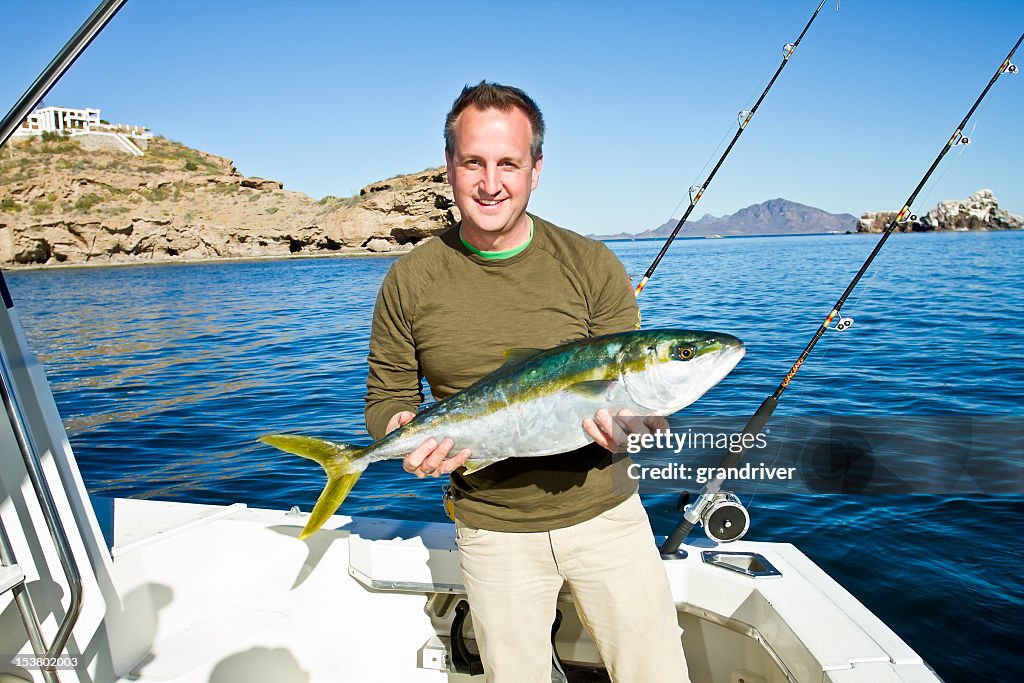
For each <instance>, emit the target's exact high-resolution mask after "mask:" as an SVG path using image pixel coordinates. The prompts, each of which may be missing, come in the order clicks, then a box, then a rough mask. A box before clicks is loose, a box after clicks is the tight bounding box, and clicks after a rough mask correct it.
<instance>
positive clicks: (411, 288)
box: [366, 82, 689, 683]
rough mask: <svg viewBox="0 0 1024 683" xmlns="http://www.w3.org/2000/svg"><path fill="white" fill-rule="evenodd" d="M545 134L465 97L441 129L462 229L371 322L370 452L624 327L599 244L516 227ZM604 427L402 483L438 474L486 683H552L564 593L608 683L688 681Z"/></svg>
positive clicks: (482, 90) (442, 461) (615, 274)
mask: <svg viewBox="0 0 1024 683" xmlns="http://www.w3.org/2000/svg"><path fill="white" fill-rule="evenodd" d="M543 141H544V121H543V118H542V116H541V112H540V109H539V108H538V107H537V105H536V104H535V103H534V101H533V100H532V99H530V98H529V97H528V96H527V95H526V93H524V92H523V91H522V90H519V89H518V88H513V87H509V86H503V85H497V84H493V83H486V82H481V83H480V84H478V85H476V86H472V87H466V88H465V89H464V90H463V92H462V94H461V95H460V96H459V98H458V99H457V100H456V101H455V104H454V105H453V106H452V110H451V111H450V112H449V114H448V117H447V120H446V122H445V159H446V161H447V167H448V181H449V183H450V184H451V186H452V192H453V195H454V198H455V203H456V205H457V206H458V207H459V211H460V212H461V214H462V220H461V221H460V223H459V224H457V225H455V226H454V227H452V228H451V229H450V230H448V231H446V232H445V233H443V234H442V235H440V236H439V237H438V238H436V239H433V240H429V241H428V242H426V243H425V244H423V245H421V246H419V247H417V248H416V249H414V250H413V251H412V252H411V253H409V254H407V255H406V256H404V257H402V258H401V259H399V260H398V261H396V262H395V264H394V265H393V266H392V268H391V270H390V271H389V272H388V274H387V276H386V277H385V279H384V282H383V284H382V285H381V290H380V293H379V294H378V297H377V303H376V307H375V309H374V317H373V329H372V333H371V338H370V355H369V375H368V377H367V393H366V425H367V429H368V430H369V431H370V434H371V435H373V437H374V438H380V437H381V436H383V435H384V434H386V433H387V432H389V431H391V430H393V429H396V428H398V427H399V426H401V425H403V424H405V423H406V422H408V421H409V420H411V419H412V418H413V416H414V414H415V412H414V411H416V410H417V409H418V408H419V406H420V404H421V403H422V402H423V400H424V396H423V390H422V386H421V378H425V379H426V380H427V382H428V384H429V385H430V389H431V392H432V393H433V395H434V397H435V398H436V399H438V400H441V399H444V398H447V397H448V396H451V395H452V394H454V393H456V392H458V391H461V390H462V389H465V388H466V387H468V386H469V385H471V384H473V383H474V382H475V381H476V380H478V379H480V378H481V377H483V376H484V375H486V374H487V373H489V372H491V371H493V370H495V369H497V368H498V367H500V366H501V365H502V364H503V363H504V362H505V352H506V351H507V350H509V349H514V348H537V349H546V348H550V347H552V346H556V345H558V344H561V343H564V342H567V341H571V340H574V339H581V338H586V337H594V336H599V335H602V334H611V333H615V332H623V331H626V330H630V329H633V328H635V327H636V326H637V321H638V310H637V305H636V299H635V297H634V295H633V290H632V288H631V286H630V283H629V278H628V276H627V275H626V272H625V270H624V269H623V267H622V264H621V263H619V261H618V259H617V258H616V257H615V255H614V254H612V252H611V251H610V250H609V249H608V248H607V247H605V246H604V245H603V244H601V243H599V242H595V241H593V240H589V239H586V238H584V237H581V236H580V235H579V234H577V233H575V232H571V231H569V230H564V229H562V228H559V227H557V226H555V225H553V224H551V223H549V222H547V221H545V220H543V219H541V218H540V217H538V216H534V215H531V214H529V213H527V211H526V209H527V205H528V203H529V201H530V194H531V192H533V190H535V189H536V188H537V184H538V182H539V181H540V174H541V167H542V166H543V161H544V157H543V152H542V148H543ZM622 427H623V424H622V423H621V422H617V421H615V420H613V418H612V416H611V415H610V414H609V413H608V412H607V411H601V412H599V413H598V415H596V416H594V418H593V419H587V420H585V421H584V423H583V424H582V425H581V428H582V429H584V430H586V432H587V433H588V434H589V435H590V436H591V438H593V440H594V442H595V443H593V444H590V445H589V446H587V447H584V448H581V449H579V450H577V451H573V452H571V453H562V454H558V455H551V456H546V457H534V458H509V459H507V460H504V461H501V462H498V463H496V464H493V465H490V466H489V467H487V468H485V469H482V470H480V471H478V472H475V473H474V474H472V475H467V474H466V473H465V469H464V468H463V467H462V466H463V465H464V464H465V462H466V460H467V459H468V458H470V457H472V453H470V452H469V451H468V450H465V449H462V450H460V449H458V445H457V444H454V443H453V442H452V440H451V439H447V438H446V439H443V440H442V441H441V442H440V443H438V442H437V441H434V440H432V439H431V440H428V441H427V442H425V443H423V444H422V445H421V446H420V447H418V448H416V449H415V450H414V451H413V452H411V453H409V455H407V456H406V458H405V460H404V462H403V467H404V468H405V470H406V471H408V472H410V473H412V474H415V475H416V476H419V477H424V476H440V475H442V474H451V491H452V497H453V500H454V516H455V523H456V540H457V543H458V545H459V549H460V553H459V555H460V561H461V563H462V570H463V576H464V578H465V584H466V591H467V593H468V595H469V601H470V606H471V610H472V612H471V614H472V620H473V629H474V632H475V634H476V637H477V642H478V645H479V647H480V654H481V658H482V659H483V662H484V669H485V674H486V677H487V680H488V681H491V682H492V683H541V682H543V683H549V682H550V680H551V643H550V633H551V625H552V623H553V621H554V618H555V605H556V600H557V597H558V593H559V591H560V590H561V589H562V587H563V584H567V585H568V588H569V590H570V591H571V593H572V595H573V599H574V602H575V604H576V608H577V610H578V611H579V613H580V616H581V620H582V622H583V624H584V625H585V626H586V628H587V630H588V632H589V633H590V635H591V636H592V637H593V639H594V641H595V642H596V643H597V646H598V649H599V651H600V653H601V657H602V659H603V660H604V662H605V664H606V666H607V667H608V671H609V673H610V674H611V676H612V678H613V680H615V681H626V682H640V681H642V682H643V683H661V682H665V683H669V682H671V683H678V682H682V681H688V680H689V679H688V676H687V671H686V662H685V660H684V659H683V652H682V645H681V641H680V631H679V627H678V623H677V621H676V610H675V604H674V602H673V599H672V595H671V592H670V590H669V586H668V580H667V578H666V575H665V570H664V567H663V566H662V564H661V560H660V557H659V556H658V553H657V549H656V548H655V545H654V539H653V535H652V533H651V527H650V523H649V521H648V519H647V515H646V512H645V511H644V509H643V506H642V504H641V503H640V499H639V496H638V495H637V493H636V482H635V481H633V480H632V479H630V478H629V476H628V474H627V468H628V467H629V465H630V464H631V463H630V460H629V458H628V457H626V456H625V455H618V454H617V453H616V452H617V451H621V450H622V448H623V445H624V438H625V437H624V434H623V431H622Z"/></svg>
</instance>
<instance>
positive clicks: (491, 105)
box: [444, 81, 544, 161]
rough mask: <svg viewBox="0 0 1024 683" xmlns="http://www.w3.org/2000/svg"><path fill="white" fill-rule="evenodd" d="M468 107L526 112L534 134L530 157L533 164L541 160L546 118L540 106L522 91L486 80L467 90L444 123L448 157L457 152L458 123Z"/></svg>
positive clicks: (460, 96) (469, 86)
mask: <svg viewBox="0 0 1024 683" xmlns="http://www.w3.org/2000/svg"><path fill="white" fill-rule="evenodd" d="M469 107H476V108H477V109H497V110H499V111H510V110H511V109H513V108H515V109H518V110H519V111H521V112H523V113H524V114H525V115H526V118H527V119H528V120H529V121H530V131H531V132H532V133H533V137H532V138H531V140H530V155H531V156H532V157H533V160H534V161H536V160H537V159H540V157H541V155H542V154H543V153H544V149H543V148H544V117H543V116H542V115H541V113H540V107H538V106H537V103H536V102H534V101H533V100H532V99H531V98H530V96H529V95H527V94H526V93H525V92H523V91H522V90H520V89H519V88H516V87H513V86H511V85H501V84H500V83H488V82H487V81H480V82H479V83H477V84H476V85H467V86H466V87H464V88H463V89H462V94H460V95H459V96H458V98H457V99H456V100H455V104H453V105H452V110H451V111H450V112H448V116H447V117H446V118H445V121H444V150H445V151H446V152H447V153H448V154H449V155H451V154H453V153H454V151H455V150H454V147H455V122H456V120H458V118H459V114H461V113H462V112H463V111H465V110H466V109H467V108H469Z"/></svg>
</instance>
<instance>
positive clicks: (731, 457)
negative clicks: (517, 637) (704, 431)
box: [661, 33, 1024, 556]
mask: <svg viewBox="0 0 1024 683" xmlns="http://www.w3.org/2000/svg"><path fill="white" fill-rule="evenodd" d="M1022 42H1024V33H1022V34H1021V36H1020V38H1018V39H1017V42H1016V43H1015V44H1014V46H1013V48H1012V49H1011V50H1010V52H1009V53H1008V54H1007V55H1006V59H1004V60H1003V62H1002V63H1001V64H1000V65H999V68H998V69H996V72H995V74H993V76H992V78H991V79H989V82H988V84H987V85H986V86H985V89H984V90H982V92H981V94H980V95H979V96H978V99H976V100H975V101H974V104H973V105H972V106H971V108H970V110H969V111H968V112H967V115H966V116H964V118H963V120H962V121H961V122H960V124H959V125H958V126H957V127H956V129H955V130H954V131H953V134H952V135H951V136H950V138H949V141H948V142H946V144H945V145H944V146H943V147H942V149H941V150H940V151H939V154H938V156H936V157H935V160H934V161H933V162H932V164H931V166H929V167H928V170H927V171H926V172H925V174H924V176H923V177H922V178H921V181H920V182H919V183H918V184H917V187H915V188H914V191H913V192H911V193H910V196H909V197H908V198H907V201H906V202H905V203H904V204H903V208H902V209H900V210H899V212H897V213H896V215H895V216H894V217H893V219H892V220H891V221H890V222H889V224H888V225H887V226H886V228H885V230H884V231H883V232H882V236H881V238H880V239H879V240H878V243H877V244H876V245H875V247H874V249H872V251H871V253H870V254H869V255H868V257H867V259H866V260H865V261H864V263H863V265H861V267H860V269H859V270H858V271H857V274H856V275H854V277H853V279H852V280H851V281H850V284H849V285H847V287H846V289H845V290H844V291H843V293H842V295H841V296H840V297H839V299H838V300H837V301H836V303H835V304H834V305H833V306H832V309H831V310H830V311H829V313H828V315H827V316H825V320H824V321H823V322H822V323H821V325H820V326H819V327H818V330H817V331H816V332H815V333H814V336H813V337H812V338H811V341H810V342H809V343H808V344H807V346H806V347H805V348H804V350H803V352H801V354H800V356H799V357H798V358H797V360H796V362H795V363H793V365H792V367H791V368H790V369H789V372H787V373H786V376H785V377H784V378H783V379H782V381H781V382H780V383H779V385H778V387H776V389H775V391H774V392H773V393H772V394H771V395H770V396H768V397H767V398H765V399H764V401H763V402H762V403H761V405H760V407H758V409H757V411H756V412H755V413H754V414H753V415H752V416H751V417H750V419H749V420H748V421H747V424H746V425H745V426H744V427H743V432H742V434H743V435H744V437H742V438H741V440H740V442H741V444H743V443H746V441H745V440H744V439H745V435H748V434H749V435H752V436H756V435H757V434H760V433H761V432H762V430H763V429H764V426H765V424H767V422H768V420H769V418H771V416H772V414H773V413H774V412H775V409H776V408H777V407H778V405H779V398H780V397H781V396H782V394H783V392H785V391H786V389H787V388H788V387H789V385H790V383H791V382H792V381H793V377H794V376H795V375H796V373H797V372H798V371H799V370H800V368H801V366H803V364H804V362H805V361H806V360H807V357H808V356H809V355H810V353H811V350H812V349H814V347H815V345H817V343H818V341H819V340H820V339H821V338H822V337H823V336H824V335H825V332H827V331H828V330H838V331H843V330H845V329H847V328H849V326H850V325H851V324H852V322H851V320H850V319H844V318H843V317H842V315H841V313H840V311H841V310H842V308H843V304H845V303H846V300H847V299H848V298H849V296H850V294H851V293H852V292H853V290H854V288H855V287H856V286H857V283H859V282H860V280H861V278H862V277H863V276H864V273H866V272H867V270H868V268H869V267H870V266H871V263H872V261H874V260H875V257H876V256H877V255H878V252H880V251H881V250H882V247H883V246H884V245H885V242H886V240H888V239H889V236H890V235H892V233H893V232H895V231H896V228H897V227H898V226H900V225H904V224H905V223H906V222H907V221H908V219H909V220H913V219H914V217H913V216H912V215H911V213H910V207H911V206H912V205H913V203H914V200H915V199H917V195H918V194H919V193H920V192H921V190H922V189H923V188H924V186H925V184H926V183H927V182H928V179H929V178H931V176H932V173H934V172H935V169H936V168H937V167H938V165H939V163H940V162H941V161H942V159H943V157H945V156H946V153H947V152H949V150H951V149H952V148H953V147H955V146H957V145H959V144H967V143H968V140H967V138H966V137H965V136H964V128H965V127H966V126H967V122H968V121H969V120H970V118H971V117H972V116H974V113H975V112H976V111H977V110H978V107H979V106H980V105H981V103H982V101H983V100H984V99H985V97H986V96H987V95H988V93H989V91H990V90H991V89H992V86H994V85H995V83H996V81H997V80H999V77H1000V76H1002V75H1003V74H1016V73H1017V71H1018V69H1017V67H1016V65H1014V64H1013V62H1012V61H1011V60H1012V59H1013V55H1014V54H1015V53H1016V52H1017V48H1019V47H1020V45H1021V43H1022ZM837 319H838V321H837ZM833 322H836V325H835V326H833V325H832V323H833ZM747 450H748V449H747V448H746V447H740V448H738V449H737V450H736V451H735V452H733V451H729V452H728V453H727V454H726V455H725V457H723V459H722V461H721V463H720V464H719V466H718V469H719V470H728V469H730V468H735V467H736V466H737V465H738V464H739V463H740V461H742V460H743V457H744V456H745V455H746V454H747ZM725 479H726V478H725V477H723V476H716V477H715V478H714V479H713V480H711V481H710V482H708V484H707V485H706V486H705V487H704V489H703V490H702V491H701V494H700V497H699V498H698V499H697V501H696V502H695V503H694V504H693V505H691V506H689V507H688V508H687V509H686V512H685V514H684V516H683V520H682V521H681V522H680V523H679V525H678V526H677V527H676V529H675V530H674V531H673V532H672V534H671V535H670V536H669V537H668V538H667V539H666V541H665V543H664V544H662V546H661V553H662V555H663V556H672V555H674V554H675V553H676V552H677V551H678V550H679V546H680V545H681V544H682V542H683V541H684V540H686V537H687V536H688V535H689V533H690V531H691V530H692V529H693V527H694V526H695V525H696V524H697V523H698V522H699V521H700V522H706V521H707V518H708V517H707V515H708V513H709V511H710V510H712V508H713V507H714V506H715V505H716V504H717V503H718V502H720V501H721V499H720V496H725V495H728V494H724V493H721V488H722V484H723V483H725ZM729 505H730V507H729V508H728V509H727V513H728V514H731V513H732V512H733V511H734V510H735V507H733V506H732V504H731V503H729ZM723 509H725V508H723ZM744 514H745V513H744ZM728 521H729V522H730V526H731V527H733V528H734V529H735V530H738V529H739V527H740V526H741V525H738V524H735V523H733V522H732V520H728ZM743 530H744V531H745V525H744V527H743ZM733 533H735V531H734V532H733ZM735 538H738V536H736V537H735ZM735 538H723V539H719V540H735Z"/></svg>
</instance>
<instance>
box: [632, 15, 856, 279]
mask: <svg viewBox="0 0 1024 683" xmlns="http://www.w3.org/2000/svg"><path fill="white" fill-rule="evenodd" d="M825 2H826V0H821V2H819V3H818V7H817V8H816V9H815V10H814V14H812V15H811V18H810V19H808V20H807V25H805V26H804V30H803V31H801V32H800V35H799V36H797V39H796V40H795V41H793V42H792V43H786V45H785V46H783V48H782V62H781V63H780V64H779V68H778V69H776V70H775V73H774V74H773V75H772V77H771V80H770V81H768V85H766V86H765V88H764V90H763V91H762V92H761V96H760V97H758V98H757V101H756V102H755V103H754V106H753V107H751V108H750V109H745V110H743V111H741V112H740V113H739V114H738V115H737V116H738V120H739V128H737V129H736V134H735V135H733V137H732V140H731V141H730V142H729V146H728V147H726V148H725V151H724V152H722V155H721V156H720V157H718V162H717V163H716V164H715V166H714V168H712V169H711V173H709V174H708V177H707V178H705V179H704V182H703V183H701V184H700V186H694V187H691V188H690V190H689V192H690V205H689V206H688V207H687V208H686V211H685V212H684V213H683V217H682V218H680V219H679V222H677V223H676V227H675V228H674V229H673V230H672V232H671V234H669V236H668V239H666V240H665V244H663V245H662V247H661V251H659V252H658V255H657V256H655V257H654V262H653V263H651V266H650V268H648V269H647V272H646V273H644V276H643V278H641V280H640V282H639V283H638V284H637V286H636V288H635V290H634V293H635V294H636V296H638V297H639V296H640V292H642V291H643V290H644V287H646V286H647V282H648V280H650V279H651V276H652V275H654V271H655V269H656V268H657V267H658V264H659V263H661V259H663V258H664V257H665V254H666V253H668V248H669V247H670V246H672V241H673V240H674V239H675V238H676V235H678V234H679V231H680V229H682V227H683V224H684V223H686V219H688V218H689V217H690V214H691V213H693V209H694V207H696V206H697V202H699V201H700V198H701V197H702V196H703V195H704V191H705V190H707V189H708V186H709V185H710V184H711V181H712V180H713V179H714V177H715V174H717V173H718V169H720V168H721V167H722V164H723V163H725V159H726V157H728V156H729V152H731V151H732V148H733V147H735V146H736V142H737V141H738V140H739V139H740V136H741V135H743V131H744V130H746V128H747V124H748V123H750V120H751V119H752V118H754V114H756V113H757V108H758V107H760V106H761V102H763V101H764V98H765V97H766V96H767V95H768V92H769V91H770V90H771V89H772V86H773V85H775V81H776V80H777V79H778V78H779V74H781V73H782V70H783V69H785V68H786V64H788V63H789V58H790V57H792V56H793V53H794V52H795V51H796V49H797V47H799V46H800V41H802V40H803V39H804V36H805V35H806V34H807V31H808V29H810V28H811V24H813V23H814V20H815V19H816V18H817V16H818V13H819V12H820V11H821V8H822V7H824V5H825ZM836 9H837V10H838V9H839V8H838V5H837V7H836Z"/></svg>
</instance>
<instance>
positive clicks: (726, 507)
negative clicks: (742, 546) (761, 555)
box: [686, 491, 750, 543]
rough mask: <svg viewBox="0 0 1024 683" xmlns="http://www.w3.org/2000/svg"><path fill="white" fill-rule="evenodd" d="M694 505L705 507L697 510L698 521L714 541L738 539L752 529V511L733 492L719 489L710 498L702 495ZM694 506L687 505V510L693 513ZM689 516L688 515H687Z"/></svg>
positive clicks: (726, 541) (724, 541) (728, 541)
mask: <svg viewBox="0 0 1024 683" xmlns="http://www.w3.org/2000/svg"><path fill="white" fill-rule="evenodd" d="M694 505H695V506H702V507H703V509H698V510H696V514H697V515H698V522H699V523H700V524H701V525H702V526H703V527H704V533H705V534H707V537H708V538H710V539H711V540H712V541H717V542H719V543H730V542H732V541H738V540H739V539H741V538H743V536H744V535H745V534H746V533H747V530H748V529H750V513H748V512H747V509H746V508H745V507H743V504H742V503H741V502H740V499H739V498H738V497H736V495H735V494H733V493H729V492H728V491H719V492H718V493H716V494H714V495H713V496H711V497H710V499H708V498H706V496H704V495H702V496H701V497H700V498H698V499H697V502H696V503H694ZM692 507H693V506H690V505H687V506H686V512H688V513H691V508H692ZM691 514H692V513H691ZM689 516H690V515H687V517H689Z"/></svg>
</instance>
